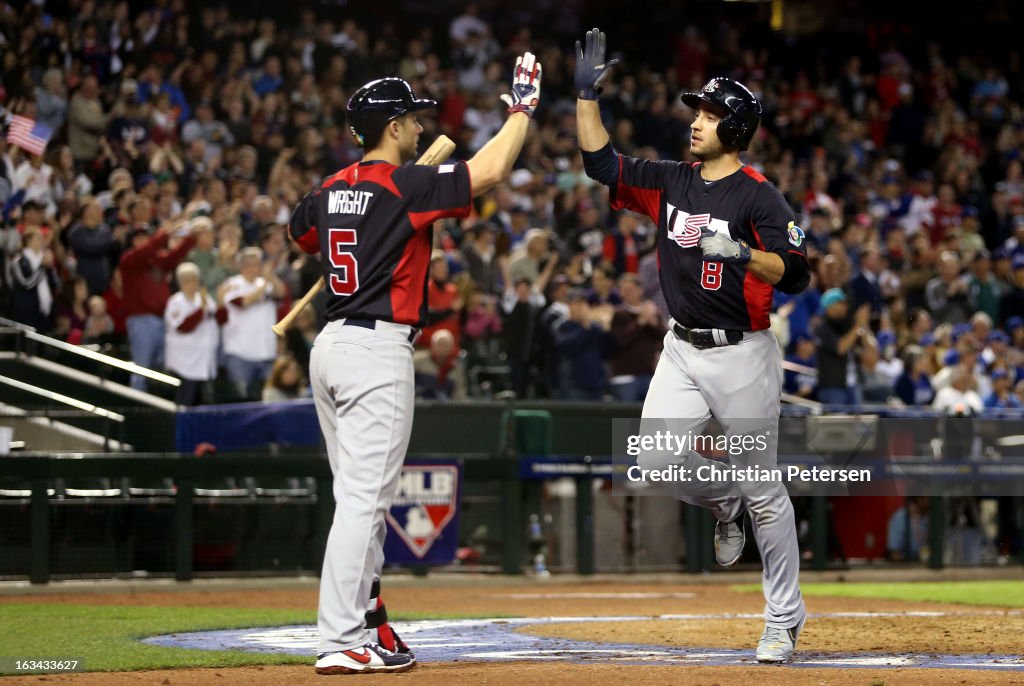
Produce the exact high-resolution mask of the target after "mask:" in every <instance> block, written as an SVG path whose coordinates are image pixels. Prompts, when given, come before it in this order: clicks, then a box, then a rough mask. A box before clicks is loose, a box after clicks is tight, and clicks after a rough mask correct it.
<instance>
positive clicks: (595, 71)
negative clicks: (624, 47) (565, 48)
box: [575, 29, 619, 100]
mask: <svg viewBox="0 0 1024 686" xmlns="http://www.w3.org/2000/svg"><path fill="white" fill-rule="evenodd" d="M584 42H585V45H580V42H579V41H576V76H575V82H576V95H577V96H578V97H579V98H581V99H582V100H597V97H598V96H599V95H601V91H602V90H603V89H602V88H601V80H602V79H603V78H604V77H605V76H606V75H607V74H608V70H609V69H611V68H612V67H614V66H615V65H616V64H618V63H619V60H612V61H611V62H605V61H604V52H605V37H604V33H603V32H602V31H599V30H598V29H591V30H590V31H587V36H586V39H585V41H584Z"/></svg>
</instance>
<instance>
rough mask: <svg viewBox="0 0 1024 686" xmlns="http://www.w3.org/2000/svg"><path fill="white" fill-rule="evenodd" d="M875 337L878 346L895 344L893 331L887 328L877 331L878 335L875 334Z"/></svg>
mask: <svg viewBox="0 0 1024 686" xmlns="http://www.w3.org/2000/svg"><path fill="white" fill-rule="evenodd" d="M875 338H876V339H877V340H878V346H879V347H880V348H884V347H885V346H887V345H896V332H895V331H889V330H888V329H884V330H882V331H879V332H878V335H877V336H875Z"/></svg>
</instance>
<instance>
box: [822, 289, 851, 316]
mask: <svg viewBox="0 0 1024 686" xmlns="http://www.w3.org/2000/svg"><path fill="white" fill-rule="evenodd" d="M845 301H846V293H843V289H842V288H830V289H828V290H827V291H825V292H824V293H823V294H822V296H821V309H822V311H824V310H827V309H828V308H830V307H832V306H833V305H835V304H836V303H841V302H845Z"/></svg>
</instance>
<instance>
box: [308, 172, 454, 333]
mask: <svg viewBox="0 0 1024 686" xmlns="http://www.w3.org/2000/svg"><path fill="white" fill-rule="evenodd" d="M471 200H472V190H471V185H470V179H469V167H467V166H466V164H465V163H459V164H443V165H441V166H438V167H432V166H426V165H406V166H403V167H396V166H395V165H393V164H389V163H387V162H382V161H371V162H357V163H356V164H353V165H351V166H349V167H346V168H345V169H342V170H341V171H339V172H338V173H336V174H334V175H333V176H329V177H327V178H326V179H324V180H323V182H322V183H321V185H320V188H317V189H315V190H313V191H311V192H310V193H308V194H306V197H304V198H303V199H302V201H301V202H300V203H299V204H298V206H297V207H296V208H295V211H294V212H292V217H291V221H290V222H289V224H288V232H289V234H290V235H291V237H292V239H294V240H295V242H296V243H297V244H298V245H299V247H300V248H302V249H303V250H304V251H305V252H307V253H309V254H315V253H317V252H318V251H319V252H320V255H321V261H322V263H323V269H324V281H325V283H326V286H327V292H328V293H329V294H330V298H329V300H328V303H327V319H328V320H330V321H333V320H335V319H341V318H348V317H356V318H360V319H380V320H384V321H389V322H395V323H398V324H409V325H411V326H422V325H423V319H424V317H425V316H426V309H427V273H428V269H429V267H430V253H431V248H432V242H433V231H432V226H433V223H434V222H435V221H436V220H438V219H443V218H444V217H465V216H467V215H468V214H469V213H470V210H471V209H472V205H471Z"/></svg>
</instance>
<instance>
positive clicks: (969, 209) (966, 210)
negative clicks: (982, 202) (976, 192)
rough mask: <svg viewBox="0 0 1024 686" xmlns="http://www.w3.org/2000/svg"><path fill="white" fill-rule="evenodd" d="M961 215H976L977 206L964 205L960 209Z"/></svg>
mask: <svg viewBox="0 0 1024 686" xmlns="http://www.w3.org/2000/svg"><path fill="white" fill-rule="evenodd" d="M960 216H961V217H977V216H978V208H977V207H975V206H974V205H964V206H963V209H961V210H960Z"/></svg>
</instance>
